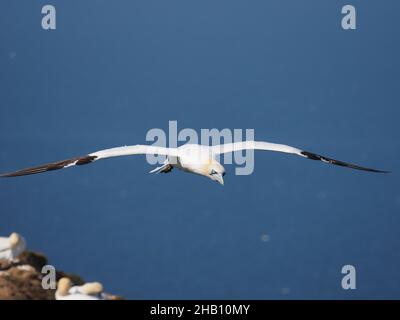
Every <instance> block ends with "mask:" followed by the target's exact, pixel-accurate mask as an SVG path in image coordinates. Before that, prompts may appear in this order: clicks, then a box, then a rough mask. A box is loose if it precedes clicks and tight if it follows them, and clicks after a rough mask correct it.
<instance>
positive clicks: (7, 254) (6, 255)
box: [0, 232, 26, 261]
mask: <svg viewBox="0 0 400 320" xmlns="http://www.w3.org/2000/svg"><path fill="white" fill-rule="evenodd" d="M25 248H26V242H25V239H24V238H23V237H22V236H20V235H19V234H17V233H15V232H14V233H12V234H11V235H10V236H9V237H1V238H0V260H1V259H5V260H8V261H12V260H14V259H16V258H18V256H19V255H20V254H21V253H22V252H24V251H25Z"/></svg>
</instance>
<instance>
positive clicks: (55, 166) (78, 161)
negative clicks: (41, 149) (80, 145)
mask: <svg viewBox="0 0 400 320" xmlns="http://www.w3.org/2000/svg"><path fill="white" fill-rule="evenodd" d="M96 158H97V157H96V156H89V155H87V156H83V157H77V158H73V159H68V160H62V161H57V162H52V163H48V164H44V165H41V166H37V167H32V168H26V169H22V170H19V171H15V172H10V173H4V174H0V178H14V177H21V176H27V175H31V174H37V173H42V172H47V171H53V170H59V169H63V168H65V167H68V166H73V165H75V166H80V165H84V164H88V163H91V162H93V161H95V160H96Z"/></svg>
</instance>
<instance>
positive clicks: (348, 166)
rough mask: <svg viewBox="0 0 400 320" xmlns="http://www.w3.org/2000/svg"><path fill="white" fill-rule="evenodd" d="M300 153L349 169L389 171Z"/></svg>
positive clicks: (302, 153) (306, 152) (310, 153)
mask: <svg viewBox="0 0 400 320" xmlns="http://www.w3.org/2000/svg"><path fill="white" fill-rule="evenodd" d="M301 155H302V156H304V157H306V158H308V159H311V160H319V161H322V162H326V163H330V164H334V165H337V166H341V167H347V168H350V169H355V170H362V171H368V172H375V173H390V171H385V170H378V169H372V168H366V167H362V166H359V165H356V164H352V163H347V162H343V161H340V160H335V159H331V158H328V157H325V156H321V155H319V154H316V153H312V152H308V151H301Z"/></svg>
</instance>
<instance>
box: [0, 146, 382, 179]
mask: <svg viewBox="0 0 400 320" xmlns="http://www.w3.org/2000/svg"><path fill="white" fill-rule="evenodd" d="M242 150H265V151H277V152H283V153H290V154H294V155H297V156H301V157H304V158H307V159H311V160H320V161H322V162H325V163H330V164H334V165H338V166H342V167H348V168H351V169H357V170H364V171H370V172H380V173H386V172H387V171H381V170H376V169H371V168H365V167H361V166H358V165H355V164H351V163H347V162H343V161H339V160H334V159H331V158H328V157H325V156H321V155H319V154H315V153H312V152H308V151H303V150H300V149H297V148H294V147H291V146H287V145H284V144H276V143H270V142H263V141H244V142H235V143H227V144H222V145H215V146H211V147H209V146H203V145H198V144H185V145H183V146H180V147H178V148H165V147H158V146H149V145H134V146H124V147H117V148H111V149H106V150H101V151H97V152H93V153H90V154H88V155H85V156H82V157H75V158H72V159H67V160H62V161H57V162H53V163H49V164H45V165H41V166H38V167H32V168H27V169H23V170H20V171H16V172H11V173H6V174H2V175H0V177H18V176H24V175H30V174H36V173H42V172H46V171H52V170H58V169H63V168H69V167H72V166H80V165H84V164H88V163H91V162H95V161H98V160H101V159H107V158H112V157H120V156H129V155H138V154H152V155H163V156H166V160H165V162H164V164H163V165H162V166H161V167H158V168H156V169H154V170H152V171H150V172H151V173H159V172H163V173H167V172H170V171H171V170H172V169H173V168H177V169H180V170H183V171H185V172H190V173H195V174H198V175H201V176H205V177H207V178H209V179H211V180H214V181H217V182H219V183H220V184H222V185H223V184H224V180H223V176H224V175H225V169H224V167H223V166H222V165H221V164H220V163H219V162H218V161H217V157H218V156H219V155H220V154H224V153H230V152H235V151H242Z"/></svg>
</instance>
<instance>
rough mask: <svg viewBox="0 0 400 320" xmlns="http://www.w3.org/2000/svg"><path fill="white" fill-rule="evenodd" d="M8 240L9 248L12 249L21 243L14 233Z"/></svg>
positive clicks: (20, 238)
mask: <svg viewBox="0 0 400 320" xmlns="http://www.w3.org/2000/svg"><path fill="white" fill-rule="evenodd" d="M8 239H9V240H10V247H11V248H12V249H14V248H16V247H17V246H18V245H19V244H20V243H22V241H23V239H22V237H21V236H20V235H19V234H18V233H16V232H13V233H11V234H10V236H9V237H8Z"/></svg>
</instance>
